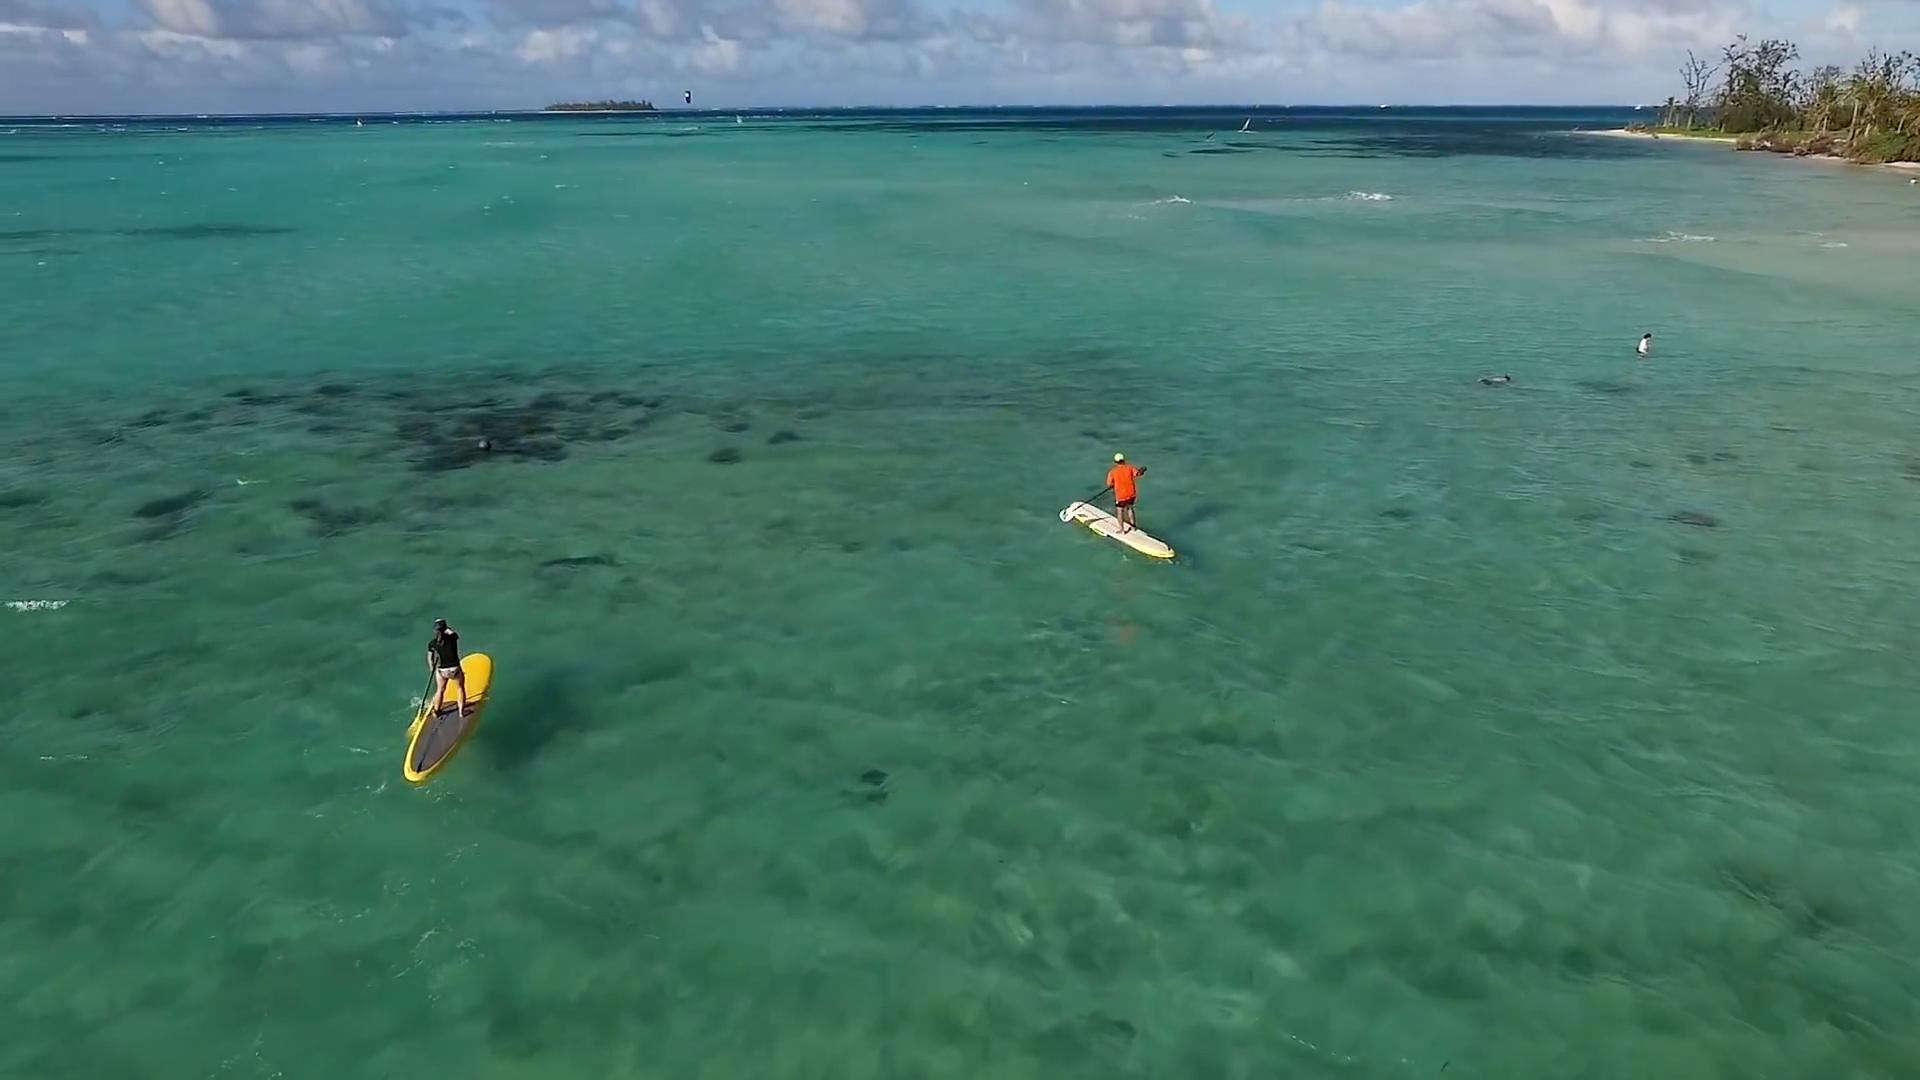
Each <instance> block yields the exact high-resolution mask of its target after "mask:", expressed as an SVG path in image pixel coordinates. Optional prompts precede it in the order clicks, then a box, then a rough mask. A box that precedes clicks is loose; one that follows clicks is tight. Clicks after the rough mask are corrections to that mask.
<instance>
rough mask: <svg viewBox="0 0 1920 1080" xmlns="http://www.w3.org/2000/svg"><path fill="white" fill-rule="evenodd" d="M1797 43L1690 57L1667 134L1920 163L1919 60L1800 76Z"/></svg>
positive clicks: (1864, 63)
mask: <svg viewBox="0 0 1920 1080" xmlns="http://www.w3.org/2000/svg"><path fill="white" fill-rule="evenodd" d="M1799 58H1800V48H1799V46H1797V45H1795V44H1794V43H1793V42H1791V41H1785V40H1782V39H1777V38H1769V39H1767V40H1764V41H1757V42H1756V41H1750V40H1748V38H1747V36H1746V35H1745V34H1742V35H1740V37H1738V38H1736V39H1735V40H1734V41H1733V43H1732V44H1730V45H1728V46H1726V47H1725V48H1724V49H1722V50H1721V51H1720V58H1719V62H1718V63H1709V62H1707V61H1706V60H1703V59H1701V58H1700V57H1698V56H1695V55H1694V54H1693V53H1692V52H1688V53H1687V62H1686V63H1685V64H1683V65H1681V68H1680V83H1681V86H1682V87H1683V88H1684V89H1685V96H1684V97H1677V98H1673V97H1670V98H1668V99H1667V103H1666V105H1665V106H1664V107H1663V109H1662V112H1661V117H1660V125H1661V127H1663V128H1667V129H1671V130H1675V131H1679V132H1682V133H1685V132H1694V133H1698V132H1701V131H1713V132H1719V133H1722V134H1727V135H1737V136H1740V144H1739V145H1740V146H1741V147H1742V148H1743V149H1753V150H1776V151H1780V152H1782V153H1793V154H1837V155H1839V156H1841V157H1847V158H1851V159H1853V160H1855V161H1920V57H1916V56H1915V55H1914V54H1913V53H1910V52H1899V53H1889V52H1883V51H1881V50H1879V49H1874V50H1872V51H1870V52H1868V53H1867V55H1866V58H1865V59H1863V60H1861V61H1860V62H1859V63H1858V64H1855V65H1854V67H1853V70H1851V71H1847V70H1845V69H1843V68H1840V67H1838V66H1836V65H1833V64H1827V65H1823V66H1821V67H1817V68H1814V69H1813V70H1812V71H1801V70H1799V69H1798V68H1796V67H1794V66H1793V65H1794V62H1795V61H1796V60H1798V59H1799Z"/></svg>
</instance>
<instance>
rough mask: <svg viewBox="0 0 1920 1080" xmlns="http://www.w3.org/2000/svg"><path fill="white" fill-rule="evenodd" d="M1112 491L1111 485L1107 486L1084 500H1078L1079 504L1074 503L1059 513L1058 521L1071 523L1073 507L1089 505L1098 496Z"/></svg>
mask: <svg viewBox="0 0 1920 1080" xmlns="http://www.w3.org/2000/svg"><path fill="white" fill-rule="evenodd" d="M1112 490H1113V485H1112V484H1108V485H1107V486H1106V487H1103V488H1101V489H1100V490H1099V491H1096V492H1094V493H1093V494H1091V495H1089V496H1087V497H1086V498H1084V499H1081V500H1080V502H1077V503H1074V504H1073V506H1069V507H1067V508H1066V509H1065V510H1062V511H1060V520H1061V521H1071V520H1073V507H1074V506H1079V505H1081V504H1082V503H1090V502H1092V501H1093V500H1095V499H1097V498H1099V497H1100V496H1102V495H1105V494H1106V493H1107V492H1109V491H1112Z"/></svg>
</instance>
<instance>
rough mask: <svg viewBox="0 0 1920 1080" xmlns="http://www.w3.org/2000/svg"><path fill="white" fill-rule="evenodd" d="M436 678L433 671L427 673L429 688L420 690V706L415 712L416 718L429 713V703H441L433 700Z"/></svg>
mask: <svg viewBox="0 0 1920 1080" xmlns="http://www.w3.org/2000/svg"><path fill="white" fill-rule="evenodd" d="M435 678H436V677H435V676H434V675H433V674H431V673H429V674H428V675H427V688H426V689H425V690H422V691H420V708H419V709H418V710H417V711H415V712H414V714H413V717H414V719H416V720H418V719H420V718H421V717H423V716H426V715H427V706H428V705H438V704H439V702H436V701H434V700H433V684H434V681H435Z"/></svg>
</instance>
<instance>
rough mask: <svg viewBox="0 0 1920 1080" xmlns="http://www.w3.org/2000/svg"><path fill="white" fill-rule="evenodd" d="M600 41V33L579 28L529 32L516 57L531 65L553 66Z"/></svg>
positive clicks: (521, 39)
mask: <svg viewBox="0 0 1920 1080" xmlns="http://www.w3.org/2000/svg"><path fill="white" fill-rule="evenodd" d="M599 39H600V32H599V31H597V30H592V29H582V28H580V27H577V26H562V27H557V28H555V29H551V30H529V31H527V32H526V34H525V35H523V36H522V37H521V38H520V45H519V47H518V48H516V49H514V55H516V56H518V57H519V58H520V59H521V60H524V61H526V62H527V63H529V64H552V63H555V62H557V61H561V60H571V59H573V58H574V57H576V56H579V55H580V54H582V53H584V52H586V51H587V49H588V48H590V47H591V46H592V45H593V44H594V42H596V41H598V40H599Z"/></svg>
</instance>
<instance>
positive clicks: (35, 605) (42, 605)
mask: <svg viewBox="0 0 1920 1080" xmlns="http://www.w3.org/2000/svg"><path fill="white" fill-rule="evenodd" d="M66 606H67V602H66V601H65V600H8V601H6V602H4V603H0V607H4V608H8V609H11V610H13V611H59V610H60V609H61V608H63V607H66Z"/></svg>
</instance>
